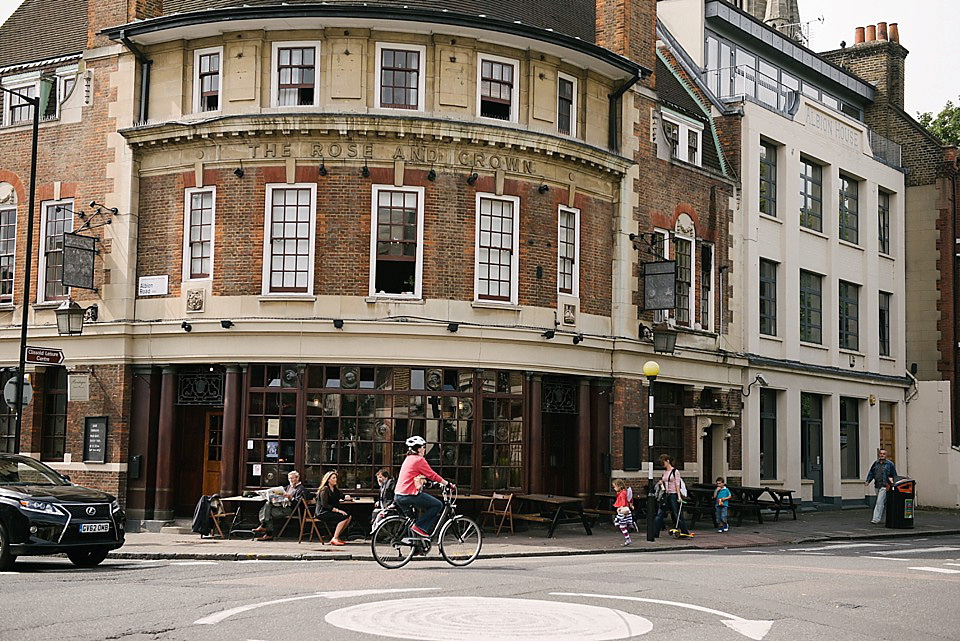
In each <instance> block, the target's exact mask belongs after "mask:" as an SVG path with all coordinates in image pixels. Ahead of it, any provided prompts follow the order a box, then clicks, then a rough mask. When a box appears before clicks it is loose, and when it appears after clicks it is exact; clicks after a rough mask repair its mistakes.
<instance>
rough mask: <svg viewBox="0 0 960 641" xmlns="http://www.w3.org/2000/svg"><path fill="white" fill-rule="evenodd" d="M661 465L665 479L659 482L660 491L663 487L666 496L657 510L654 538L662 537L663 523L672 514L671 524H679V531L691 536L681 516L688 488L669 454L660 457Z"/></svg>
mask: <svg viewBox="0 0 960 641" xmlns="http://www.w3.org/2000/svg"><path fill="white" fill-rule="evenodd" d="M660 465H662V466H663V467H664V470H663V477H662V478H661V479H660V480H659V481H657V487H658V491H659V488H660V487H662V488H663V491H664V492H665V494H664V495H663V498H662V499H661V500H660V509H659V510H657V518H656V520H655V521H654V532H655V533H654V538H657V537H659V536H660V530H662V529H663V521H664V519H665V518H666V516H667V512H668V511H669V512H670V518H671V521H670V522H671V523H676V524H677V529H679V530H680V532H681V533H682V534H690V530H688V529H687V524H686V523H685V522H684V521H683V517H682V516H680V499H681V498H686V496H687V486H686V484H685V483H684V482H683V479H682V478H680V472H679V471H678V470H677V468H675V467H674V466H673V457H672V456H670V455H669V454H661V455H660Z"/></svg>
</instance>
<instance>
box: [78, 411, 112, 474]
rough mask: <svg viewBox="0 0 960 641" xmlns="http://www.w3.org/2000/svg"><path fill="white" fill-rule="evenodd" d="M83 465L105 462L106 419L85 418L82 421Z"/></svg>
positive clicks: (100, 417) (104, 417) (98, 417)
mask: <svg viewBox="0 0 960 641" xmlns="http://www.w3.org/2000/svg"><path fill="white" fill-rule="evenodd" d="M83 461H84V463H106V462H107V417H106V416H87V417H86V418H84V419H83Z"/></svg>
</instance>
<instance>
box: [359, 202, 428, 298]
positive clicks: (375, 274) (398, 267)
mask: <svg viewBox="0 0 960 641" xmlns="http://www.w3.org/2000/svg"><path fill="white" fill-rule="evenodd" d="M372 201H373V224H372V225H371V232H372V238H371V245H372V249H373V255H372V256H371V261H370V262H371V264H370V295H371V296H374V295H380V294H384V295H388V296H389V295H398V296H412V297H415V298H419V297H420V296H421V275H422V273H423V243H422V240H423V187H406V188H402V187H389V186H386V185H374V187H373V199H372Z"/></svg>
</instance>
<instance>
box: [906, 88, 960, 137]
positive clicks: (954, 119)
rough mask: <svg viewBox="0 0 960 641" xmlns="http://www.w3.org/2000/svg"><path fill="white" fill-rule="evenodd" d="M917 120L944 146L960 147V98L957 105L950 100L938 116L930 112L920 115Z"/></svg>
mask: <svg viewBox="0 0 960 641" xmlns="http://www.w3.org/2000/svg"><path fill="white" fill-rule="evenodd" d="M917 119H918V120H919V121H920V124H921V125H923V126H924V127H926V128H927V129H929V130H930V132H931V133H933V135H934V136H936V137H937V138H939V139H940V141H941V142H943V144H945V145H960V98H958V104H956V105H954V104H953V101H952V100H948V101H947V104H946V105H944V107H943V109H941V110H940V113H939V114H937V115H936V116H934V115H933V114H932V113H931V112H929V111H928V112H926V113H922V114H919V116H918V118H917Z"/></svg>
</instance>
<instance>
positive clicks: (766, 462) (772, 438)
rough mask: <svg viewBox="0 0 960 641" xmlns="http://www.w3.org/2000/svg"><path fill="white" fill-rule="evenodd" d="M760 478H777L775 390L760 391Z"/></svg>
mask: <svg viewBox="0 0 960 641" xmlns="http://www.w3.org/2000/svg"><path fill="white" fill-rule="evenodd" d="M760 478H761V479H775V478H777V390H772V389H761V390H760Z"/></svg>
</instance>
